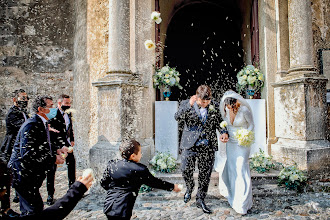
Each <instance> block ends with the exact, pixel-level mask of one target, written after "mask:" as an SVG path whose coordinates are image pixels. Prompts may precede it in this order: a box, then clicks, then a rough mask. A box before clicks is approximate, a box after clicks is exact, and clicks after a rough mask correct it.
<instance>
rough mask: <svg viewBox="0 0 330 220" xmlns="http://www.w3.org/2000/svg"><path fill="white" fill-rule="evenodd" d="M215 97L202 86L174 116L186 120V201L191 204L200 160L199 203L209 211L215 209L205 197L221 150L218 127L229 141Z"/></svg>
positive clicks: (184, 166)
mask: <svg viewBox="0 0 330 220" xmlns="http://www.w3.org/2000/svg"><path fill="white" fill-rule="evenodd" d="M211 98H212V92H211V89H210V87H208V86H206V85H201V86H199V87H198V88H197V91H196V95H194V96H192V97H191V98H190V99H188V100H184V101H182V102H181V103H180V106H179V110H178V112H176V113H175V115H174V117H175V120H177V121H181V120H182V121H184V129H183V133H182V137H181V144H180V148H181V149H182V155H181V156H182V161H181V171H182V176H183V178H184V180H185V183H186V186H187V191H186V193H185V195H184V202H185V203H187V202H188V201H189V200H190V199H191V193H192V191H193V189H194V186H195V183H194V178H193V173H194V170H195V162H196V160H197V166H198V170H199V174H198V191H197V195H196V205H197V207H198V208H201V209H202V210H203V212H205V213H208V214H210V213H212V211H211V210H210V209H209V208H208V207H207V206H206V205H205V202H204V198H205V197H206V193H207V190H208V187H209V183H210V177H211V172H212V169H213V164H214V156H215V151H217V150H218V141H217V134H216V129H218V130H219V131H220V134H221V137H220V140H221V141H222V142H226V141H228V132H227V130H223V129H221V128H220V122H221V115H220V109H219V104H218V103H217V102H215V101H213V100H211Z"/></svg>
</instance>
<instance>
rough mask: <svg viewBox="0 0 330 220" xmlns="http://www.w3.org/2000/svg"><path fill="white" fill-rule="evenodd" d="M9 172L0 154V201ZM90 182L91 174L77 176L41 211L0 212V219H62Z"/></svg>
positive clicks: (7, 183) (9, 178)
mask: <svg viewBox="0 0 330 220" xmlns="http://www.w3.org/2000/svg"><path fill="white" fill-rule="evenodd" d="M10 173H11V171H10V170H9V169H8V168H7V163H6V162H5V160H4V158H3V157H2V156H0V201H2V200H3V196H4V195H5V194H6V191H7V189H8V187H7V186H8V185H10V183H11V175H10ZM92 182H93V177H92V175H91V174H89V175H86V176H83V177H79V178H78V180H77V181H76V182H75V183H74V184H73V185H72V186H71V188H70V189H69V190H68V192H67V193H66V194H65V195H64V196H63V197H62V198H61V199H59V200H57V201H56V203H55V204H54V205H52V206H50V207H48V208H47V209H44V210H43V211H42V212H40V213H35V214H31V215H24V216H8V215H7V214H5V213H0V219H47V220H51V219H56V220H58V219H64V218H65V217H66V216H67V215H68V214H69V213H70V212H71V211H72V209H73V208H74V207H75V206H76V205H77V203H78V202H79V200H80V199H81V198H82V197H83V195H84V193H85V192H86V191H87V189H88V188H89V187H90V186H91V185H92Z"/></svg>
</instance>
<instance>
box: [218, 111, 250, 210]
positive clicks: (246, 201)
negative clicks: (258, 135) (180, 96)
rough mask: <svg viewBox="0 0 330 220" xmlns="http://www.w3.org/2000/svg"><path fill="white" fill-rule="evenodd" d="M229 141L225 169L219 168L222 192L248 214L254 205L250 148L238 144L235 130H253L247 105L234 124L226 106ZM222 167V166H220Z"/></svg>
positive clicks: (232, 205)
mask: <svg viewBox="0 0 330 220" xmlns="http://www.w3.org/2000/svg"><path fill="white" fill-rule="evenodd" d="M224 120H225V121H227V123H228V126H227V129H228V133H229V141H228V142H227V144H226V155H227V160H226V163H225V166H224V168H223V170H219V168H218V169H217V170H218V171H219V190H220V194H221V195H223V196H224V197H226V198H227V199H228V202H229V204H230V206H231V207H232V208H233V209H234V210H235V211H236V212H237V213H240V214H246V213H247V211H248V210H249V209H250V208H251V207H252V183H251V174H250V167H249V155H250V148H249V147H242V146H240V145H238V142H237V140H235V139H234V138H233V137H234V132H235V131H237V130H238V129H240V128H245V129H249V130H253V128H254V123H253V116H252V113H251V111H250V110H249V108H248V107H246V106H241V107H240V108H239V109H238V112H237V114H236V117H235V120H234V122H233V124H232V125H231V124H230V118H229V110H228V109H227V108H226V116H225V117H224ZM220 169H221V168H220Z"/></svg>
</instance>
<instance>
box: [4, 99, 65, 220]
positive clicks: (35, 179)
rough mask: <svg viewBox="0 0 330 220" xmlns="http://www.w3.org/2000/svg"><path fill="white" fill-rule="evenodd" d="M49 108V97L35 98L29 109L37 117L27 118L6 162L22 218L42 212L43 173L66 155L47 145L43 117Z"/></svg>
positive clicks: (49, 143)
mask: <svg viewBox="0 0 330 220" xmlns="http://www.w3.org/2000/svg"><path fill="white" fill-rule="evenodd" d="M52 106H53V101H52V98H51V97H49V96H41V97H40V96H38V97H37V98H36V99H35V101H34V103H33V106H32V107H33V111H34V112H35V113H36V115H35V116H34V117H32V118H29V119H27V120H26V122H24V124H23V125H22V126H21V128H20V130H19V131H18V134H17V138H16V141H15V144H14V147H13V151H12V154H11V157H10V160H9V163H8V167H9V168H11V169H12V173H13V183H12V186H13V187H14V188H15V189H16V192H17V194H18V196H19V203H20V210H21V212H22V215H29V214H34V213H40V212H41V211H42V210H43V201H42V198H41V195H40V192H39V188H40V187H41V185H42V182H43V180H44V179H45V178H46V172H47V170H49V169H50V167H51V165H52V164H54V163H56V164H62V163H64V159H63V158H62V156H61V155H62V154H66V152H65V151H63V150H60V149H57V150H56V149H54V147H52V145H51V142H50V134H49V126H48V122H47V121H48V118H47V116H46V114H48V113H49V112H50V110H49V109H50V108H51V107H52Z"/></svg>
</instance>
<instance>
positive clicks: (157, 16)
mask: <svg viewBox="0 0 330 220" xmlns="http://www.w3.org/2000/svg"><path fill="white" fill-rule="evenodd" d="M150 17H151V20H154V21H155V22H156V23H157V24H160V23H161V22H162V19H161V17H160V13H159V12H158V11H154V12H152V13H151V16H150Z"/></svg>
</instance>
